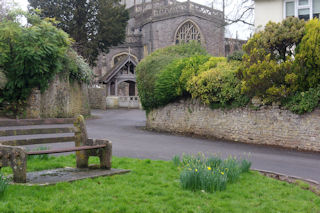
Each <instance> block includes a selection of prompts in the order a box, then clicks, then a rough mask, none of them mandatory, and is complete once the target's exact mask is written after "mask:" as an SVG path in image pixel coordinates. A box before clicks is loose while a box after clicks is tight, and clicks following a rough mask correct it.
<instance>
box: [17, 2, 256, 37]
mask: <svg viewBox="0 0 320 213" xmlns="http://www.w3.org/2000/svg"><path fill="white" fill-rule="evenodd" d="M14 1H15V2H16V3H17V4H18V5H19V7H21V8H22V9H25V10H26V9H27V6H28V0H14ZM48 1H50V0H48ZM179 1H186V0H179ZM191 1H193V2H196V3H198V4H202V5H206V6H210V7H211V6H212V3H213V5H214V8H215V9H219V10H222V0H191ZM240 1H241V0H226V16H228V17H231V18H232V17H233V16H235V15H236V14H237V13H239V12H241V11H239V9H238V8H239V6H238V4H239V3H238V2H240ZM251 19H252V18H251ZM252 32H253V28H252V27H250V26H248V25H245V24H241V23H237V24H232V25H230V26H228V27H227V28H226V37H228V38H236V37H237V38H239V39H247V38H248V37H250V35H251V34H252Z"/></svg>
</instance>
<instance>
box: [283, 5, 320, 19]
mask: <svg viewBox="0 0 320 213" xmlns="http://www.w3.org/2000/svg"><path fill="white" fill-rule="evenodd" d="M290 16H295V17H298V18H300V19H304V20H306V21H307V20H309V19H312V18H319V16H320V0H285V1H284V18H287V17H290Z"/></svg>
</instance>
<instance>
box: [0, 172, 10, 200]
mask: <svg viewBox="0 0 320 213" xmlns="http://www.w3.org/2000/svg"><path fill="white" fill-rule="evenodd" d="M8 185H9V181H8V179H7V178H5V177H4V176H3V174H2V173H1V172H0V197H1V196H3V194H4V192H5V191H6V189H7V188H8Z"/></svg>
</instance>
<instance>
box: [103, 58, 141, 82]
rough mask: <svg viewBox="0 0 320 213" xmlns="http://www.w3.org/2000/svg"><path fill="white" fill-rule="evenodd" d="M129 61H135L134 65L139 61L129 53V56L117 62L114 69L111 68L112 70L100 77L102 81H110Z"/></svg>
mask: <svg viewBox="0 0 320 213" xmlns="http://www.w3.org/2000/svg"><path fill="white" fill-rule="evenodd" d="M128 62H131V63H133V65H134V66H137V64H138V63H137V62H136V60H135V59H134V58H133V57H132V56H130V55H128V56H127V57H125V58H123V59H122V60H120V61H119V62H118V63H117V64H115V65H114V66H113V67H112V69H111V70H110V72H108V73H106V74H105V75H104V76H102V77H101V78H100V81H99V82H101V83H108V82H109V81H110V80H111V79H112V78H113V77H114V76H115V75H117V73H118V72H119V71H120V70H121V68H122V67H123V66H124V65H126V64H127V63H128Z"/></svg>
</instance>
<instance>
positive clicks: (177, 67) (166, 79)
mask: <svg viewBox="0 0 320 213" xmlns="http://www.w3.org/2000/svg"><path fill="white" fill-rule="evenodd" d="M184 66H185V63H183V60H182V59H177V60H175V61H173V62H171V63H170V64H168V66H166V67H164V68H163V70H161V71H160V72H159V73H158V75H157V78H156V80H155V87H154V94H153V100H154V101H155V104H156V107H160V106H165V105H167V104H168V103H170V102H173V101H175V100H176V99H177V98H178V97H181V96H182V94H183V93H182V92H183V91H182V90H181V85H180V81H179V78H180V76H181V71H182V69H183V67H184Z"/></svg>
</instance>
